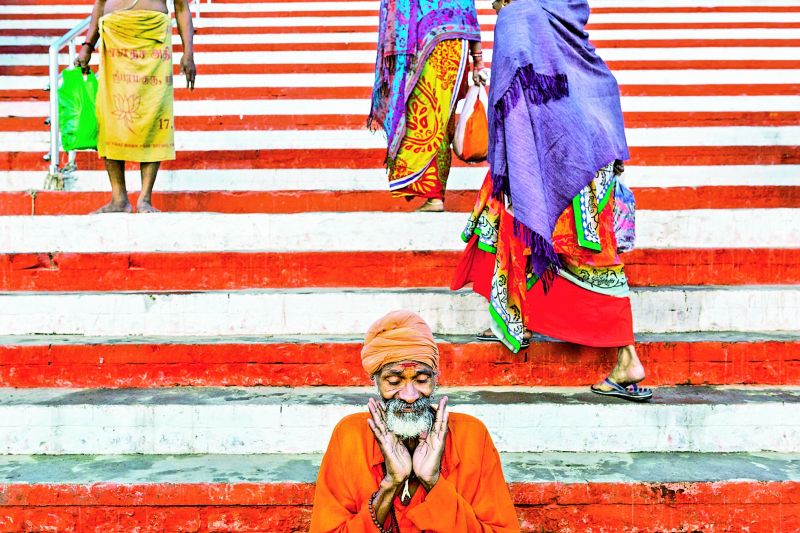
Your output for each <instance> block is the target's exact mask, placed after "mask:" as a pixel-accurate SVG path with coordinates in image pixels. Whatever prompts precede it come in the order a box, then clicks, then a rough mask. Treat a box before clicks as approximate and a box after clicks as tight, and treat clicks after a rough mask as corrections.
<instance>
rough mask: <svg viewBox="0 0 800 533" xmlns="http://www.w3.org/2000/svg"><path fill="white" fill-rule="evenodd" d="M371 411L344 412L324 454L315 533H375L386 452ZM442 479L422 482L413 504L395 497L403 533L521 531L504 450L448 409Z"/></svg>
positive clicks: (466, 417) (481, 427)
mask: <svg viewBox="0 0 800 533" xmlns="http://www.w3.org/2000/svg"><path fill="white" fill-rule="evenodd" d="M368 418H369V413H359V414H355V415H350V416H348V417H345V418H344V419H343V420H342V421H341V422H339V424H338V425H337V426H336V428H335V429H334V430H333V436H332V437H331V441H330V444H329V445H328V451H327V452H325V457H323V459H322V465H321V467H320V470H319V476H318V478H317V488H316V493H315V495H314V510H313V512H312V515H311V533H327V532H334V531H335V532H342V533H343V532H349V533H355V532H358V533H362V532H364V533H366V532H369V533H375V532H376V531H377V528H376V527H375V524H374V523H373V522H372V518H371V517H370V512H369V499H370V498H371V497H372V495H373V494H374V493H375V491H376V490H378V485H379V484H380V481H381V479H383V477H384V474H383V454H382V453H381V450H380V448H379V447H378V443H377V442H376V441H375V437H374V436H373V435H372V431H371V430H370V429H369V426H368V425H367V419H368ZM448 426H449V427H448V433H447V440H446V441H445V451H444V456H443V458H442V470H441V476H440V477H439V481H438V482H437V483H436V485H435V486H434V487H433V489H432V490H431V492H430V493H426V491H425V489H424V488H423V487H422V486H420V487H419V488H418V489H417V491H416V493H414V496H413V498H412V499H411V501H410V502H409V504H408V506H404V505H402V504H401V503H400V499H399V498H395V501H394V509H395V515H396V516H397V520H398V522H399V524H400V531H401V532H403V533H412V532H413V533H416V532H420V531H426V532H441V533H462V532H464V533H466V532H473V531H474V532H478V531H480V532H489V531H493V532H518V531H519V530H520V529H519V521H518V519H517V515H516V511H515V510H514V504H513V503H512V502H511V495H510V494H509V492H508V485H506V482H505V479H504V478H503V470H502V466H501V464H500V456H499V454H498V453H497V450H496V449H495V447H494V443H492V438H491V436H490V435H489V432H488V431H487V429H486V426H484V425H483V423H482V422H481V421H479V420H478V419H476V418H474V417H471V416H469V415H464V414H459V413H450V418H449V424H448Z"/></svg>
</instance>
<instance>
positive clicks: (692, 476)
mask: <svg viewBox="0 0 800 533" xmlns="http://www.w3.org/2000/svg"><path fill="white" fill-rule="evenodd" d="M321 460H322V455H321V454H257V455H180V456H174V455H139V456H130V455H100V456H97V455H92V456H88V455H69V456H58V455H37V456H31V455H5V456H0V484H16V485H20V484H42V483H46V484H49V485H93V484H95V483H113V484H115V485H134V484H135V485H139V484H145V485H146V484H150V483H168V484H170V485H175V484H180V483H212V484H217V483H259V484H271V483H314V482H315V481H316V479H317V471H318V470H319V464H320V461H321ZM500 460H501V461H502V463H503V474H504V475H505V478H506V481H508V482H509V483H552V482H553V481H558V482H561V483H587V482H590V483H675V482H739V481H800V454H796V453H791V454H786V453H775V452H760V453H747V452H740V453H731V454H720V453H691V452H670V453H580V452H539V453H501V454H500Z"/></svg>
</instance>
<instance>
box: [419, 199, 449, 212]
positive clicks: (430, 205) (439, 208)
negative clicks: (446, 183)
mask: <svg viewBox="0 0 800 533" xmlns="http://www.w3.org/2000/svg"><path fill="white" fill-rule="evenodd" d="M442 212H444V202H443V201H442V200H439V199H438V198H431V199H429V200H428V201H427V202H425V203H424V204H422V205H421V206H420V207H418V208H417V213H442Z"/></svg>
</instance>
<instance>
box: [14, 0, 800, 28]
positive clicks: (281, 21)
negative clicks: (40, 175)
mask: <svg viewBox="0 0 800 533" xmlns="http://www.w3.org/2000/svg"><path fill="white" fill-rule="evenodd" d="M662 5H663V4H662ZM285 11H287V15H286V16H285V17H226V18H214V17H213V16H208V17H203V18H202V20H201V22H202V26H203V28H243V27H255V28H292V27H303V28H308V27H339V26H348V27H374V26H376V25H377V24H378V16H377V13H376V14H375V15H368V16H346V15H345V16H324V17H313V16H305V15H304V14H303V13H297V15H296V16H294V15H295V14H294V13H290V12H289V11H290V10H285ZM54 12H56V11H54ZM89 13H90V8H89V6H87V7H86V10H85V11H84V12H83V13H82V14H81V15H84V16H88V15H89ZM82 18H83V17H81V16H80V15H78V14H76V16H75V18H71V19H47V18H38V19H26V20H23V21H20V20H14V19H5V20H3V19H0V29H16V28H20V27H22V28H28V29H64V30H69V29H71V28H74V27H75V26H76V25H77V24H79V23H80V22H81V19H82ZM496 20H497V16H496V15H495V14H487V15H478V22H479V23H480V24H481V25H482V26H483V25H491V24H494V23H495V21H496ZM798 21H800V11H791V12H785V13H782V12H769V11H741V12H685V13H681V12H673V13H669V12H662V13H658V12H653V13H594V14H592V15H591V17H590V19H589V24H702V23H706V24H719V23H722V24H736V23H742V22H744V23H751V24H752V23H790V22H798Z"/></svg>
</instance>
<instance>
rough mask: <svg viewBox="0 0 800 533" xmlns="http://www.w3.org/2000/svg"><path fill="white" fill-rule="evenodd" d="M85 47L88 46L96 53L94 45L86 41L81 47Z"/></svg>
mask: <svg viewBox="0 0 800 533" xmlns="http://www.w3.org/2000/svg"><path fill="white" fill-rule="evenodd" d="M84 46H88V47H89V50H91V51H94V45H93V44H92V43H90V42H89V41H84V42H83V44H81V47H84Z"/></svg>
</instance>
